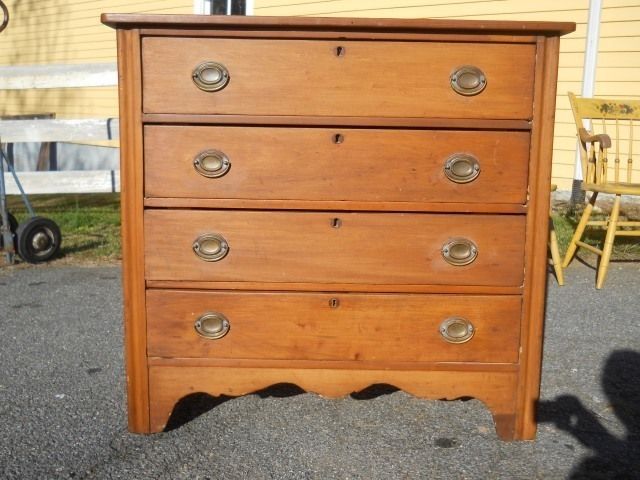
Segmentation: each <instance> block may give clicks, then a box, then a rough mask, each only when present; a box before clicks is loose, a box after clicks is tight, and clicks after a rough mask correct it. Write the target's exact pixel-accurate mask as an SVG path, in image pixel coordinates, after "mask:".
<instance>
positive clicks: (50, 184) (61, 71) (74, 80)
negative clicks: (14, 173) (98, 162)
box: [0, 63, 120, 195]
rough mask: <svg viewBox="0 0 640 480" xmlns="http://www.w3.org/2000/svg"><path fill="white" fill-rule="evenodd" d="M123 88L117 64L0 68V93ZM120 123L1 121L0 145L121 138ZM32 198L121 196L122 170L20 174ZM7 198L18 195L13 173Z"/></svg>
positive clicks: (104, 120) (113, 120) (100, 120)
mask: <svg viewBox="0 0 640 480" xmlns="http://www.w3.org/2000/svg"><path fill="white" fill-rule="evenodd" d="M117 84H118V73H117V67H116V64H115V63H91V64H77V65H18V66H7V67H0V90H29V89H43V88H84V87H105V86H114V85H117ZM119 134H120V125H119V122H118V119H117V118H91V119H71V120H66V119H63V120H57V119H42V118H41V119H10V118H9V119H0V141H1V142H2V143H19V142H28V143H30V142H70V143H73V142H76V143H82V142H91V141H104V140H115V139H117V138H119ZM18 177H19V178H20V182H21V183H22V186H23V188H24V190H25V191H26V192H27V193H28V194H58V193H105V192H119V191H120V172H118V171H117V170H76V171H36V172H32V171H29V172H18ZM5 184H6V187H7V193H8V194H10V195H13V194H18V193H19V191H18V188H17V185H16V184H15V182H14V181H13V178H12V177H11V175H10V174H8V173H7V174H5Z"/></svg>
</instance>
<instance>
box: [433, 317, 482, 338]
mask: <svg viewBox="0 0 640 480" xmlns="http://www.w3.org/2000/svg"><path fill="white" fill-rule="evenodd" d="M474 333H476V330H475V328H474V327H473V324H472V323H471V322H470V321H469V320H467V319H466V318H462V317H449V318H447V319H446V320H444V321H443V322H442V323H441V324H440V335H442V338H444V339H445V340H446V341H447V342H449V343H465V342H468V341H469V340H471V337H473V334H474Z"/></svg>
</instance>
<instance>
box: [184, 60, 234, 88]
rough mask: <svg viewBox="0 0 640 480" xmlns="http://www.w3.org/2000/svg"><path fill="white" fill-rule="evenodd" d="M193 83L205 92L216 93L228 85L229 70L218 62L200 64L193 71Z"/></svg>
mask: <svg viewBox="0 0 640 480" xmlns="http://www.w3.org/2000/svg"><path fill="white" fill-rule="evenodd" d="M192 77H193V83H195V84H196V86H197V87H198V88H199V89H200V90H204V91H205V92H217V91H218V90H222V89H223V88H224V87H226V86H227V83H229V70H227V67H225V66H224V65H222V64H221V63H218V62H202V63H201V64H199V65H198V66H197V67H196V68H194V69H193V75H192Z"/></svg>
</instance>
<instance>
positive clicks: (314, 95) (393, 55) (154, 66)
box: [142, 37, 535, 119]
mask: <svg viewBox="0 0 640 480" xmlns="http://www.w3.org/2000/svg"><path fill="white" fill-rule="evenodd" d="M206 62H215V63H216V64H218V65H220V67H214V68H208V69H205V70H203V71H202V72H201V73H200V76H198V75H197V68H198V66H200V65H204V64H205V63H206ZM534 62H535V46H534V45H529V44H488V43H485V44H477V43H476V44H474V43H468V44H466V43H444V42H382V41H381V42H364V41H347V40H344V41H320V40H253V39H223V38H168V37H145V38H143V40H142V72H143V88H144V92H143V108H144V111H145V112H147V113H178V114H238V115H310V116H354V117H360V116H366V117H434V118H476V119H482V118H494V119H528V118H530V117H531V114H532V98H533V73H534ZM463 66H473V67H475V68H477V69H478V70H477V71H472V72H469V73H466V74H463V73H462V72H461V71H459V69H460V67H463ZM456 71H459V76H458V77H457V78H456V81H455V82H454V80H452V75H453V74H454V72H456ZM194 72H195V73H194ZM221 73H222V74H224V77H223V79H222V80H221V81H220V82H218V83H216V80H217V79H219V78H218V76H219V75H220V74H221ZM194 75H195V76H194ZM198 79H203V80H204V82H205V83H208V84H209V85H210V86H211V87H212V88H218V89H217V90H216V91H205V90H203V89H201V87H199V86H198V85H197V82H196V80H198ZM478 82H479V83H478ZM225 83H226V84H225ZM476 83H478V84H477V87H478V89H479V90H480V89H481V91H479V92H478V93H475V94H469V93H471V92H470V91H463V93H458V92H456V90H455V89H454V87H453V85H455V86H456V88H457V89H458V90H460V86H465V85H466V86H467V87H473V86H474V84H476ZM203 88H209V87H207V86H204V87H203Z"/></svg>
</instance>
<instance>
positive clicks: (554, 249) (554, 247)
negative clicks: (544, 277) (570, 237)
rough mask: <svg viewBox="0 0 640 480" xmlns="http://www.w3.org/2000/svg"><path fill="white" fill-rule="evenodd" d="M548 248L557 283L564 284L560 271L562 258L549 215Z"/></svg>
mask: <svg viewBox="0 0 640 480" xmlns="http://www.w3.org/2000/svg"><path fill="white" fill-rule="evenodd" d="M549 250H551V260H552V261H553V269H554V270H555V272H556V279H557V280H558V285H560V286H562V285H564V274H563V273H562V265H561V263H562V259H561V258H560V249H559V248H558V237H557V235H556V230H555V228H554V226H553V219H552V218H551V217H549Z"/></svg>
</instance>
